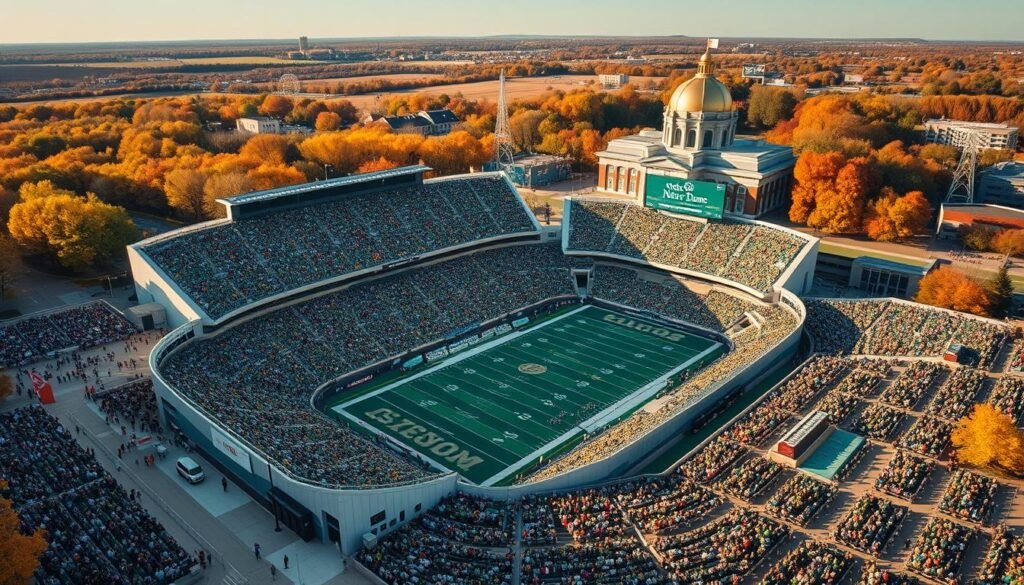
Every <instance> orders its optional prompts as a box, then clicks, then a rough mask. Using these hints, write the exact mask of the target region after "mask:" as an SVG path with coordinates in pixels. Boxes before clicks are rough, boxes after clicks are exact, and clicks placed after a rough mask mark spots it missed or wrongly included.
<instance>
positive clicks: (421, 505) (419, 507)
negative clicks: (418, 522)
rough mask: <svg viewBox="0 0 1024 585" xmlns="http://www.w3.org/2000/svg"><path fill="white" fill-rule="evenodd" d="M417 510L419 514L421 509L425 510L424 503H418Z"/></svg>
mask: <svg viewBox="0 0 1024 585" xmlns="http://www.w3.org/2000/svg"><path fill="white" fill-rule="evenodd" d="M415 510H416V513H417V514H419V513H420V512H421V511H423V504H416V508H415Z"/></svg>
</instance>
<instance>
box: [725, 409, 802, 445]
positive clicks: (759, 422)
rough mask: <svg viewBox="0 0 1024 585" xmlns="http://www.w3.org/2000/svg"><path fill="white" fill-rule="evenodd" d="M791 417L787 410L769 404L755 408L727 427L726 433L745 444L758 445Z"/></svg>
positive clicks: (728, 436)
mask: <svg viewBox="0 0 1024 585" xmlns="http://www.w3.org/2000/svg"><path fill="white" fill-rule="evenodd" d="M789 418H790V414H789V413H788V412H786V411H783V410H779V409H778V408H774V407H772V406H770V405H768V404H762V405H760V406H758V407H757V408H754V409H753V410H751V411H750V412H748V413H747V414H745V415H743V418H741V419H740V420H738V421H736V422H735V423H734V424H733V425H732V426H730V427H729V428H728V429H726V431H725V433H724V435H725V436H726V437H727V438H729V439H732V440H733V441H738V442H740V443H743V444H744V445H749V446H752V447H757V446H759V445H761V444H762V443H763V442H764V441H765V440H766V439H767V438H768V437H770V436H771V435H772V433H774V432H775V431H776V430H778V428H779V427H781V426H782V425H783V424H784V423H785V422H786V421H788V420H789Z"/></svg>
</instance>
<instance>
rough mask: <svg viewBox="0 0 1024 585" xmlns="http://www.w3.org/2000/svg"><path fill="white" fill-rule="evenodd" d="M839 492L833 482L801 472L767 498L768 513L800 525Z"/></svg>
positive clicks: (808, 520)
mask: <svg viewBox="0 0 1024 585" xmlns="http://www.w3.org/2000/svg"><path fill="white" fill-rule="evenodd" d="M838 492H839V488H838V487H836V486H835V485H833V484H830V483H825V482H823V481H818V480H817V479H813V478H811V477H810V476H808V475H804V474H802V473H800V474H797V475H795V476H794V477H793V478H792V479H790V480H789V481H787V482H786V483H785V484H783V485H782V487H781V488H779V490H778V491H777V492H775V495H773V496H772V497H771V498H770V499H769V500H768V505H767V507H766V509H767V511H768V513H769V514H771V515H773V516H776V517H778V518H782V519H783V520H789V521H790V522H793V523H795V524H799V525H801V526H803V525H805V524H807V523H808V522H810V521H811V519H813V518H814V516H815V515H816V514H817V513H818V512H820V511H821V509H822V508H823V507H824V506H825V504H827V503H828V502H829V501H830V500H832V498H833V497H834V496H835V495H836V493H838Z"/></svg>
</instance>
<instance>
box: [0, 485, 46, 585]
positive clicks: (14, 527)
mask: <svg viewBox="0 0 1024 585" xmlns="http://www.w3.org/2000/svg"><path fill="white" fill-rule="evenodd" d="M6 488H7V482H5V481H0V493H3V492H5V491H6ZM46 547H47V542H46V537H45V533H44V531H43V529H42V528H37V529H36V530H35V531H34V532H32V533H31V534H22V532H21V521H20V520H19V519H18V513H17V512H15V511H14V507H13V505H12V503H11V501H10V500H8V499H6V498H4V497H0V585H26V584H28V583H31V582H32V574H33V573H34V572H35V570H36V568H38V567H39V556H40V555H42V554H43V551H45V550H46Z"/></svg>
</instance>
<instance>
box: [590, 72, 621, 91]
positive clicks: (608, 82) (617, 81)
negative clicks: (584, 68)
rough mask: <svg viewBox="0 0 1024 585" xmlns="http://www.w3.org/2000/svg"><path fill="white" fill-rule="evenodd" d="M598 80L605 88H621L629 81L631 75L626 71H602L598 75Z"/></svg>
mask: <svg viewBox="0 0 1024 585" xmlns="http://www.w3.org/2000/svg"><path fill="white" fill-rule="evenodd" d="M597 82H598V83H600V84H601V87H603V88H605V89H619V88H620V87H622V86H624V85H626V84H627V83H629V76H628V75H626V74H625V73H602V74H600V75H598V76H597Z"/></svg>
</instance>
